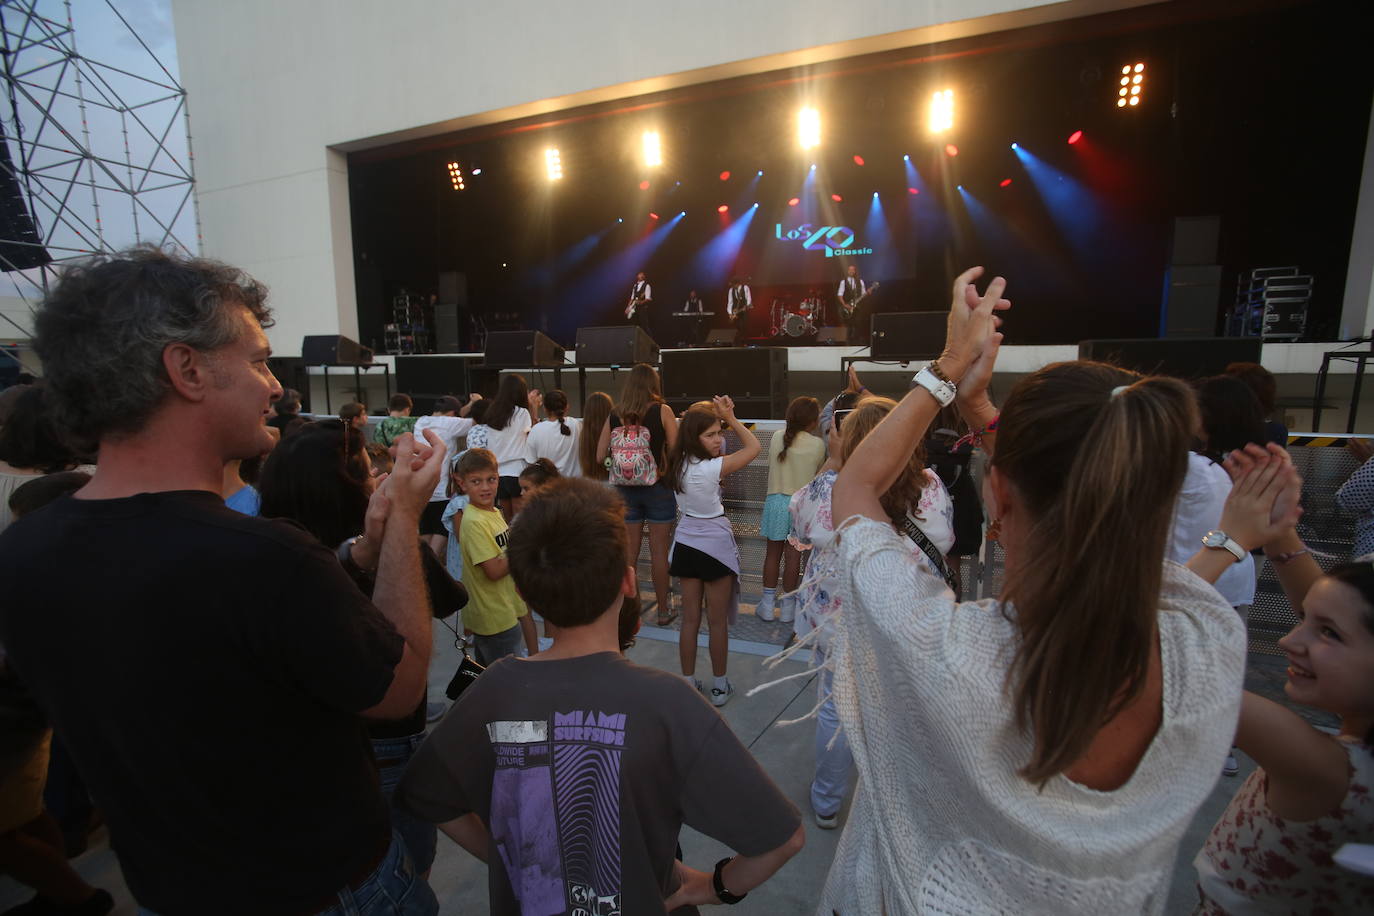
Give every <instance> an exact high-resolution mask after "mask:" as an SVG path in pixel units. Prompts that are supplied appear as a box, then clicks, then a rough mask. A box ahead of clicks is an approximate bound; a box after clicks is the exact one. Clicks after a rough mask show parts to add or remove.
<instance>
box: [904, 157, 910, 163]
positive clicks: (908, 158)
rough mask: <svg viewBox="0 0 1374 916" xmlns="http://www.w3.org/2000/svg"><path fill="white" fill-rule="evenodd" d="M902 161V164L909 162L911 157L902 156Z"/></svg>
mask: <svg viewBox="0 0 1374 916" xmlns="http://www.w3.org/2000/svg"><path fill="white" fill-rule="evenodd" d="M902 161H903V162H910V161H911V157H910V156H903V157H902Z"/></svg>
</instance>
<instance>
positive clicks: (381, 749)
mask: <svg viewBox="0 0 1374 916" xmlns="http://www.w3.org/2000/svg"><path fill="white" fill-rule="evenodd" d="M424 740H425V736H424V734H419V735H409V736H407V737H405V738H373V739H372V754H373V756H374V757H376V758H377V765H378V772H379V773H380V775H381V780H382V795H383V797H385V798H386V800H387V803H388V804H391V800H392V799H391V796H392V794H393V793H394V792H395V791H396V784H397V783H398V782H400V781H401V774H402V773H404V772H405V769H406V764H408V763H409V762H410V758H411V757H412V756H413V755H414V754H415V749H416V748H417V747H419V746H420V743H421V742H423V741H424ZM391 826H392V827H394V828H395V829H396V832H397V833H399V834H400V835H401V839H402V840H403V841H404V842H405V846H406V851H407V852H409V853H410V860H411V861H412V862H413V863H415V873H416V874H419V875H423V874H425V873H426V872H427V871H429V868H430V866H431V865H433V864H434V848H435V845H436V844H437V837H438V830H437V828H435V826H434V825H433V824H431V823H428V822H426V821H423V820H421V819H420V818H418V817H416V816H415V815H413V814H411V813H410V812H408V811H402V810H401V809H400V808H397V807H396V806H395V804H391Z"/></svg>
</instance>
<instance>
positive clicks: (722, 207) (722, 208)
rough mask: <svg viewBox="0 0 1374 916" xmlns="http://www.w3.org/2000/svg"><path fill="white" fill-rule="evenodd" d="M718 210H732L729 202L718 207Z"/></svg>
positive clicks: (724, 211) (719, 211) (720, 211)
mask: <svg viewBox="0 0 1374 916" xmlns="http://www.w3.org/2000/svg"><path fill="white" fill-rule="evenodd" d="M716 212H717V213H729V212H730V205H729V204H721V205H720V206H719V207H716Z"/></svg>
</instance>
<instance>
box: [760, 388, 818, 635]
mask: <svg viewBox="0 0 1374 916" xmlns="http://www.w3.org/2000/svg"><path fill="white" fill-rule="evenodd" d="M820 419H821V405H820V402H819V401H817V400H816V399H815V398H794V399H793V400H792V403H791V404H788V405H787V425H786V426H784V427H783V428H782V429H780V430H778V431H777V432H775V433H773V438H772V441H771V442H769V445H768V496H767V497H766V498H765V499H764V501H763V520H762V521H761V522H760V523H759V533H760V534H762V535H763V536H764V538H765V539H766V540H767V541H768V547H767V548H766V549H765V551H764V554H763V597H761V598H760V599H759V603H758V605H757V606H756V607H755V608H754V616H755V617H757V618H758V619H759V620H772V619H773V607H774V604H775V603H776V605H777V608H778V613H777V619H778V620H781V621H782V622H783V623H791V622H792V620H793V619H794V618H795V617H796V610H797V596H796V594H795V592H796V590H797V580H798V579H800V578H801V551H799V550H798V549H797V548H795V547H792V546H789V545H788V543H787V539H788V537H790V536H791V534H792V517H791V516H790V515H789V514H788V512H787V508H788V506H789V505H791V502H792V494H793V493H795V492H797V491H798V490H800V489H801V488H802V487H804V486H806V485H807V484H808V483H810V482H811V478H813V477H815V476H816V472H817V471H819V470H820V469H821V465H822V464H825V443H824V442H822V441H821V439H820V437H818V436H816V435H815V432H816V427H817V426H819V425H820ZM779 566H782V567H783V576H782V590H783V597H782V600H781V601H778V600H777V598H776V595H777V591H778V567H779Z"/></svg>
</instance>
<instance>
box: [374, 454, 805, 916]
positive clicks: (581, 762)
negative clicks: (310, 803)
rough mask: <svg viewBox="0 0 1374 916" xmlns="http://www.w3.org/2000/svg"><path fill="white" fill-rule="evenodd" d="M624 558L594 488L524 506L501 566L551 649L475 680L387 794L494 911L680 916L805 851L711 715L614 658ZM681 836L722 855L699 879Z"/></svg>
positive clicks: (798, 832) (569, 482)
mask: <svg viewBox="0 0 1374 916" xmlns="http://www.w3.org/2000/svg"><path fill="white" fill-rule="evenodd" d="M625 553H626V550H625V525H624V518H623V507H622V504H621V502H620V499H619V497H618V496H617V495H616V494H615V493H614V492H613V491H611V490H609V489H607V488H606V487H604V486H601V485H598V484H596V483H594V482H591V481H587V480H583V479H578V478H572V479H563V480H558V481H555V482H554V483H553V484H551V485H550V486H549V487H548V488H547V489H545V490H542V491H541V492H540V493H539V495H538V496H536V497H534V498H533V499H531V500H530V502H529V503H528V504H527V505H526V506H525V508H524V509H523V510H522V511H521V513H520V515H519V517H518V518H517V519H516V521H515V522H514V524H513V525H512V527H511V536H510V546H509V548H508V557H509V561H510V568H511V575H512V576H513V577H514V579H515V583H516V585H517V586H518V587H519V589H520V593H521V594H522V595H523V596H524V598H525V599H526V601H527V602H529V604H530V606H531V607H535V608H538V609H539V610H540V611H541V613H543V615H544V617H545V618H546V619H547V620H548V621H549V622H550V623H552V624H554V625H555V626H556V627H557V633H556V635H555V637H554V644H553V648H551V649H549V650H547V651H545V652H541V653H539V655H537V656H535V657H533V658H529V659H516V658H506V659H502V660H501V661H499V662H497V663H495V664H494V665H492V666H491V667H490V668H488V669H487V671H486V672H485V673H484V674H483V675H482V676H481V677H480V678H478V679H477V681H476V682H475V683H474V684H473V685H472V686H471V687H469V688H468V689H467V691H466V692H465V693H464V694H463V696H462V698H461V699H460V700H459V702H458V703H457V704H456V705H455V706H454V708H453V709H452V710H451V711H450V712H449V714H448V716H447V717H446V718H445V719H444V720H443V722H441V723H440V724H439V726H438V727H437V728H435V730H434V731H433V732H432V733H431V735H430V737H429V739H428V740H427V741H426V742H425V743H424V744H423V745H421V747H420V748H419V749H418V750H417V751H416V753H415V756H414V758H413V759H412V760H411V763H410V766H409V768H408V769H407V770H406V774H405V776H404V777H403V778H402V780H401V784H400V786H399V788H398V789H397V793H396V798H397V802H398V803H399V804H400V805H401V806H402V807H404V808H406V809H407V810H409V811H411V812H413V813H414V814H416V815H418V816H419V817H422V818H425V819H427V820H430V821H432V822H434V823H437V824H439V826H440V828H441V829H442V830H444V832H445V833H447V834H448V835H449V836H450V837H452V838H453V839H454V840H455V841H456V842H458V843H459V844H460V845H462V846H463V848H465V849H467V850H468V851H469V852H471V853H472V854H473V855H475V856H477V857H478V858H481V859H482V860H484V861H486V862H487V863H488V866H489V879H488V887H489V891H490V897H491V911H492V912H493V913H497V914H503V913H520V912H539V913H567V914H572V913H577V912H585V913H593V914H603V913H604V914H619V913H636V914H638V913H655V912H659V913H661V912H667V911H670V910H672V911H677V912H686V913H692V912H695V906H696V905H697V904H714V903H721V902H733V901H735V900H737V899H738V898H739V897H741V896H743V895H744V894H745V893H747V892H748V891H750V890H752V889H753V888H755V887H757V886H758V885H759V884H762V883H763V882H764V881H766V880H767V879H768V878H769V877H770V876H772V874H773V873H774V872H775V871H777V870H778V869H779V868H780V867H782V865H783V863H785V862H786V861H787V860H788V859H789V858H791V857H792V856H793V855H795V854H796V853H797V852H798V851H799V850H800V849H801V847H802V843H803V842H804V839H805V834H804V831H803V829H802V827H801V819H800V816H799V814H798V812H797V809H796V807H795V806H794V805H793V804H792V803H791V802H789V801H788V800H787V799H786V798H785V797H783V795H782V793H781V792H780V791H779V790H778V788H777V786H775V785H774V784H773V781H772V780H771V779H769V778H768V776H767V775H766V774H765V773H764V772H763V770H762V769H760V768H759V766H758V764H757V763H756V762H755V761H754V758H753V757H752V756H751V755H750V753H749V751H748V750H747V749H746V748H745V747H744V746H743V745H742V744H741V743H740V742H739V739H737V738H736V737H735V735H734V733H733V732H731V731H730V728H729V726H727V725H726V724H725V721H724V720H723V719H721V718H720V715H719V714H718V713H717V712H716V711H715V710H714V709H713V708H712V707H711V706H710V704H708V703H707V702H706V700H705V699H704V698H703V697H702V696H701V695H700V694H698V693H697V692H696V691H695V690H693V689H692V688H691V686H690V685H689V684H687V683H686V682H685V681H683V680H682V678H680V677H675V676H673V675H672V674H669V673H667V672H663V671H658V670H655V669H651V668H644V667H641V666H639V665H636V664H634V663H633V662H631V661H629V660H628V659H626V658H625V657H624V656H622V655H621V654H620V652H619V641H618V623H619V612H620V606H621V602H622V601H623V600H624V599H625V598H626V597H628V596H631V595H633V594H635V591H636V588H637V582H636V579H635V570H634V568H633V567H631V566H628V565H626V563H625ZM684 823H685V824H689V825H691V826H692V827H694V828H696V829H697V830H699V831H701V832H702V833H704V834H706V835H708V836H710V837H713V838H715V839H717V840H719V841H721V842H722V843H724V844H725V845H727V846H729V847H730V848H731V849H735V850H738V852H739V855H737V856H734V857H732V858H728V859H723V860H721V862H720V863H718V864H717V865H716V868H715V869H714V871H713V872H712V871H699V870H697V869H694V868H689V867H688V866H686V865H684V864H682V863H681V862H678V861H677V860H676V853H675V847H676V844H677V837H678V832H679V830H680V829H681V827H682V825H683V824H684ZM679 908H681V909H679Z"/></svg>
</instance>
